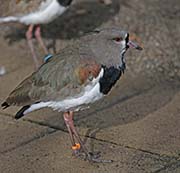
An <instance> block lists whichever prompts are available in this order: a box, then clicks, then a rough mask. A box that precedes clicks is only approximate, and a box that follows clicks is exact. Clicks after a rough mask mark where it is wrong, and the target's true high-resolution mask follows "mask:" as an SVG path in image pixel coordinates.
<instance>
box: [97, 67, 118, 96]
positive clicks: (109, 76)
mask: <svg viewBox="0 0 180 173" xmlns="http://www.w3.org/2000/svg"><path fill="white" fill-rule="evenodd" d="M102 68H103V69H104V75H103V77H101V79H100V80H99V83H100V92H101V93H103V94H108V93H109V91H110V90H111V88H112V87H113V86H114V85H115V83H116V82H117V81H118V80H119V78H120V76H121V70H120V69H118V68H115V67H113V66H111V67H109V68H107V67H106V66H102Z"/></svg>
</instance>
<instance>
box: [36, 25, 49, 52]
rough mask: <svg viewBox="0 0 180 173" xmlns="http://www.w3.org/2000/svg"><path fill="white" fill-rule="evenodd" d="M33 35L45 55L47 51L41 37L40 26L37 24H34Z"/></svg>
mask: <svg viewBox="0 0 180 173" xmlns="http://www.w3.org/2000/svg"><path fill="white" fill-rule="evenodd" d="M35 37H36V39H37V41H38V42H39V44H40V46H41V47H42V48H43V51H44V52H45V54H46V55H47V54H48V53H49V52H48V50H47V48H46V46H45V44H44V42H43V40H42V37H41V27H40V26H39V25H38V26H36V29H35Z"/></svg>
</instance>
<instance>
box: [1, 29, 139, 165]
mask: <svg viewBox="0 0 180 173" xmlns="http://www.w3.org/2000/svg"><path fill="white" fill-rule="evenodd" d="M129 47H132V48H135V49H138V50H142V48H141V47H140V46H139V45H138V44H137V43H135V42H133V41H132V40H130V39H129V33H128V32H127V31H124V30H121V29H119V28H117V27H110V28H101V29H96V30H94V31H92V32H90V33H88V34H86V35H85V36H82V37H80V39H78V40H76V41H75V42H74V43H72V44H71V45H69V46H67V47H65V48H64V49H62V50H61V51H60V53H58V54H56V55H53V56H51V57H49V58H47V59H46V60H45V63H44V64H43V65H42V66H41V67H39V69H38V70H37V71H35V72H34V73H33V74H32V75H30V76H29V77H27V78H26V79H25V80H24V81H22V82H21V83H20V84H19V85H18V86H17V87H16V88H15V89H14V90H13V91H12V92H11V93H10V94H9V96H8V97H7V99H6V100H5V101H4V102H3V103H2V105H1V106H2V108H3V109H5V108H7V107H9V106H22V108H21V109H20V110H19V111H18V112H17V113H16V115H15V119H20V118H21V117H23V116H25V115H27V114H28V113H30V112H32V111H35V110H38V109H41V108H45V107H49V108H52V109H53V110H56V111H58V112H63V118H64V122H65V124H66V126H67V129H68V132H69V135H70V139H71V144H72V151H73V153H74V155H75V156H77V157H78V156H81V157H82V155H83V159H85V160H89V161H93V162H100V161H102V160H100V159H99V158H97V157H96V156H95V155H93V154H92V153H91V152H89V151H88V149H87V148H86V147H85V144H83V142H82V140H81V138H80V136H79V134H78V132H77V130H76V129H75V126H74V123H73V117H74V113H75V112H78V111H80V110H82V109H85V108H87V107H89V106H90V105H91V104H92V103H94V102H96V101H98V100H100V99H102V98H103V97H105V96H107V97H108V95H109V94H110V93H111V92H110V91H111V89H112V88H113V86H114V85H115V84H116V82H117V81H118V80H119V79H120V77H121V75H122V74H124V72H125V69H126V63H125V53H126V51H127V50H128V48H129ZM82 153H83V154H82Z"/></svg>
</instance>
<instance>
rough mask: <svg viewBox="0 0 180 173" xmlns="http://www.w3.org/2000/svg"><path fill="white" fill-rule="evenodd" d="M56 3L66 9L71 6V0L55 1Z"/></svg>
mask: <svg viewBox="0 0 180 173" xmlns="http://www.w3.org/2000/svg"><path fill="white" fill-rule="evenodd" d="M57 1H58V3H59V4H60V5H62V6H64V7H67V6H69V5H70V4H71V2H72V0H57Z"/></svg>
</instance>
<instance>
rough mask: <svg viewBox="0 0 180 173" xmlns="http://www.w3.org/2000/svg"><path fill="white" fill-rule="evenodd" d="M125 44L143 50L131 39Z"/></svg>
mask: <svg viewBox="0 0 180 173" xmlns="http://www.w3.org/2000/svg"><path fill="white" fill-rule="evenodd" d="M127 46H128V47H130V48H135V49H137V50H143V48H142V47H141V46H139V45H138V44H136V43H134V42H133V41H131V40H129V41H128V43H127Z"/></svg>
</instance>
